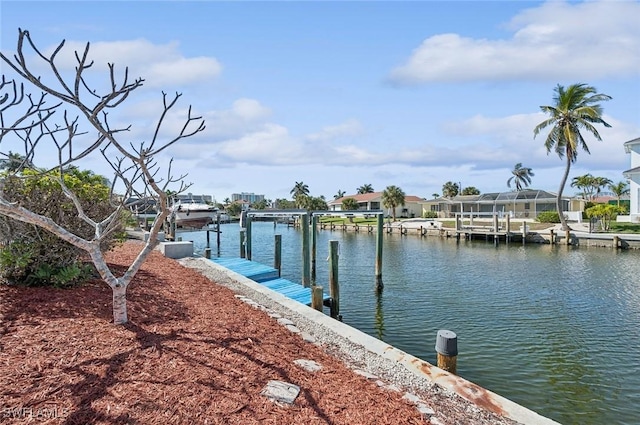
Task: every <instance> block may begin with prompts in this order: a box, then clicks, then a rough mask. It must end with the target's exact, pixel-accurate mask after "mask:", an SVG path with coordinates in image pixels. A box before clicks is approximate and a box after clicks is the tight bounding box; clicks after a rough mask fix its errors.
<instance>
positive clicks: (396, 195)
mask: <svg viewBox="0 0 640 425" xmlns="http://www.w3.org/2000/svg"><path fill="white" fill-rule="evenodd" d="M404 198H405V194H404V192H403V191H402V189H400V188H399V187H398V186H387V188H386V189H385V190H384V191H383V192H382V206H384V207H385V208H391V216H392V217H393V221H396V207H397V206H399V205H404Z"/></svg>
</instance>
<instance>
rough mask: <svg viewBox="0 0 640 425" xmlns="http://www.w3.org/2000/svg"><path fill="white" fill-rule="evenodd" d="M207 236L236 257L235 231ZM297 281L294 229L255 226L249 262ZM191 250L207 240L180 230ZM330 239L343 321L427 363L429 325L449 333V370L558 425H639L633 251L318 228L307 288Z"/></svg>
mask: <svg viewBox="0 0 640 425" xmlns="http://www.w3.org/2000/svg"><path fill="white" fill-rule="evenodd" d="M221 230H222V233H221V235H220V237H221V244H220V251H219V254H218V252H217V251H218V249H217V243H216V234H215V233H213V232H211V233H210V246H211V248H212V256H216V255H217V254H218V255H219V256H222V257H238V256H239V250H240V248H239V243H240V242H239V241H240V237H239V231H240V228H239V226H238V224H237V223H236V224H226V225H222V226H221ZM275 234H280V235H282V268H283V269H282V277H284V278H286V279H289V280H292V281H294V282H301V281H302V279H301V274H302V262H301V258H302V253H301V251H302V248H301V246H302V236H301V234H300V231H299V230H297V229H293V228H288V227H287V226H286V225H282V224H278V225H277V227H276V228H275V229H274V225H273V223H266V222H254V223H253V227H252V248H253V249H252V254H253V260H254V261H258V262H261V263H263V264H268V265H272V264H273V257H274V253H273V251H274V235H275ZM180 236H181V237H182V239H183V240H192V241H193V242H194V249H195V251H196V253H203V251H204V248H205V247H206V232H193V233H183V234H181V235H180ZM330 240H337V241H339V243H340V257H339V282H340V309H341V313H342V314H343V320H344V322H345V323H347V324H349V325H351V326H353V327H355V328H357V329H360V330H361V331H363V332H366V333H368V334H370V335H372V336H375V337H377V338H379V339H382V340H384V341H385V342H387V343H389V344H391V345H394V346H396V347H398V348H400V349H401V350H403V351H406V352H408V353H410V354H413V355H415V356H416V357H419V358H422V359H424V360H426V361H428V362H430V363H432V364H435V363H436V354H435V350H434V347H435V341H436V335H437V332H438V330H439V329H448V330H451V331H454V332H455V333H456V334H457V335H458V349H459V355H458V374H459V375H460V376H462V377H464V378H466V379H468V380H470V381H472V382H475V383H476V384H478V385H480V386H482V387H484V388H487V389H489V390H491V391H493V392H496V393H498V394H500V395H502V396H504V397H506V398H509V399H511V400H513V401H514V402H516V403H518V404H521V405H523V406H526V407H528V408H530V409H532V410H534V411H536V412H538V413H540V414H541V415H543V416H547V417H549V418H552V419H554V420H556V421H558V422H560V423H563V424H566V425H571V424H575V425H602V424H640V327H639V324H640V252H637V251H614V250H611V249H607V248H587V247H582V248H573V247H567V246H550V245H527V246H522V245H519V244H511V245H509V246H507V245H505V244H500V245H497V246H496V245H494V244H493V242H489V243H487V242H484V241H464V240H462V241H459V242H456V241H455V239H453V238H451V239H442V238H439V237H434V236H429V237H425V238H421V237H419V236H417V235H408V236H401V235H398V234H385V235H384V248H383V267H382V280H383V282H384V291H383V292H382V294H381V295H380V296H378V295H377V294H376V291H375V277H374V264H375V240H376V237H375V234H368V233H366V232H364V233H354V232H342V231H340V230H334V231H329V230H319V231H318V234H317V241H318V242H317V250H318V253H317V278H316V281H317V284H318V285H322V286H324V287H325V288H327V287H328V262H327V257H328V251H329V241H330Z"/></svg>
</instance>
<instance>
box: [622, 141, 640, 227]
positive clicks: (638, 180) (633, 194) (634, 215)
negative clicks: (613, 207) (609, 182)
mask: <svg viewBox="0 0 640 425" xmlns="http://www.w3.org/2000/svg"><path fill="white" fill-rule="evenodd" d="M624 150H625V152H626V153H628V154H630V155H631V158H630V161H631V168H630V169H628V170H626V171H624V172H623V173H622V175H623V176H624V178H626V179H628V180H629V200H630V205H629V216H628V217H626V220H624V219H622V217H620V216H618V217H619V221H632V222H639V221H640V137H638V138H635V139H633V140H629V141H628V142H625V144H624Z"/></svg>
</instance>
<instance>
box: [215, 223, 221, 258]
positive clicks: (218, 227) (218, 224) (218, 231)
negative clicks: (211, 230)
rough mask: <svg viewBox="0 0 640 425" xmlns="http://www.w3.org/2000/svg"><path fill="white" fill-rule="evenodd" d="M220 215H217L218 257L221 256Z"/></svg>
mask: <svg viewBox="0 0 640 425" xmlns="http://www.w3.org/2000/svg"><path fill="white" fill-rule="evenodd" d="M220 233H222V231H221V230H220V213H218V214H216V246H217V247H218V255H220Z"/></svg>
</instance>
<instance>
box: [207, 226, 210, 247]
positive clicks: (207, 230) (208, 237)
mask: <svg viewBox="0 0 640 425" xmlns="http://www.w3.org/2000/svg"><path fill="white" fill-rule="evenodd" d="M209 246H210V245H209V230H207V248H209Z"/></svg>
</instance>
